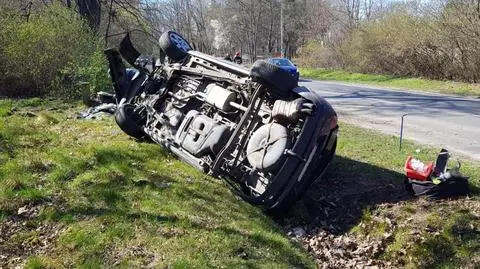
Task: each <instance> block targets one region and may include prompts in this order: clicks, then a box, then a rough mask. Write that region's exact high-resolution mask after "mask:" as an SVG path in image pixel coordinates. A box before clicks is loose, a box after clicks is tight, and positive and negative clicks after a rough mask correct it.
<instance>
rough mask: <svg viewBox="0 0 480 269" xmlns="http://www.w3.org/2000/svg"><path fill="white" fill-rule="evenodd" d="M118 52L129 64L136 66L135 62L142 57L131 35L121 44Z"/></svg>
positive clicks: (126, 36) (127, 35)
mask: <svg viewBox="0 0 480 269" xmlns="http://www.w3.org/2000/svg"><path fill="white" fill-rule="evenodd" d="M118 51H119V52H120V54H121V55H122V57H123V58H124V59H125V60H126V61H127V62H128V63H129V64H131V65H132V66H135V60H137V58H138V56H140V52H138V51H137V50H136V49H135V47H134V46H133V44H132V41H131V40H130V34H129V33H127V34H126V35H125V37H124V38H123V39H122V41H121V42H120V47H119V48H118Z"/></svg>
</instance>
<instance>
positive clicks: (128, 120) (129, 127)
mask: <svg viewBox="0 0 480 269" xmlns="http://www.w3.org/2000/svg"><path fill="white" fill-rule="evenodd" d="M134 109H135V106H134V105H132V104H123V105H120V106H119V107H118V108H117V111H116V112H115V121H116V122H117V124H118V126H119V127H120V129H122V131H124V132H125V133H126V134H127V135H129V136H131V137H133V138H136V139H140V138H142V137H144V136H145V132H144V131H143V127H142V125H144V124H145V119H144V117H142V115H139V114H138V113H136V112H135V111H134Z"/></svg>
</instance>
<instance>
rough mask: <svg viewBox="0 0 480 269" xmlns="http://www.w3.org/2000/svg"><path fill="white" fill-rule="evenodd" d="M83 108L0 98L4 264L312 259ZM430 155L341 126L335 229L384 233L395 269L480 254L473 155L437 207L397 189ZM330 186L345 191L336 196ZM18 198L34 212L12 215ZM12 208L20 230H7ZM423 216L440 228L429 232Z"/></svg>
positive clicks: (182, 168) (332, 176)
mask: <svg viewBox="0 0 480 269" xmlns="http://www.w3.org/2000/svg"><path fill="white" fill-rule="evenodd" d="M81 109H84V108H82V107H79V105H78V104H68V103H62V102H60V101H42V100H31V99H29V100H16V101H12V100H4V101H0V111H4V112H3V113H0V227H2V228H5V230H4V231H7V234H6V235H3V234H2V235H0V239H1V240H3V241H2V244H0V253H2V255H7V256H8V259H7V261H3V262H4V263H5V264H2V260H0V266H5V267H12V266H13V265H15V264H16V263H18V262H19V261H23V260H25V262H26V267H27V268H45V267H47V268H49V267H51V268H56V267H72V266H75V267H80V268H82V267H83V268H100V267H113V266H116V267H122V268H131V267H146V266H156V267H161V268H163V267H172V268H213V267H225V268H238V267H240V268H313V267H314V266H315V265H314V263H313V258H312V257H310V256H309V255H308V253H307V252H306V251H305V250H304V249H302V248H301V246H299V245H298V244H296V243H295V242H292V241H291V240H289V239H288V238H287V237H286V236H285V234H284V233H283V232H282V229H281V227H280V226H279V224H278V222H276V221H274V220H272V219H271V218H269V217H268V216H266V215H265V214H263V212H261V210H260V209H258V208H256V207H253V206H251V205H249V204H248V203H245V202H244V201H242V200H240V199H239V198H237V197H236V196H235V195H233V194H232V193H231V192H230V191H229V190H228V188H227V187H226V186H225V184H224V183H223V182H222V181H219V180H216V179H213V178H211V177H209V176H207V175H204V174H202V173H200V172H199V171H197V170H195V169H194V168H192V167H190V166H188V165H186V164H184V163H182V162H180V161H177V160H176V159H175V158H174V157H172V156H170V155H168V154H167V153H166V152H165V151H163V150H162V149H161V148H160V147H159V146H157V145H155V144H151V143H146V142H137V141H134V140H132V139H129V138H128V137H127V136H126V135H125V134H123V133H122V131H120V129H119V128H118V127H117V126H116V125H115V123H114V120H113V119H112V118H106V119H103V120H77V119H75V117H74V114H75V112H77V111H79V110H81ZM32 113H33V114H32ZM417 149H418V150H419V153H417V152H416V151H417ZM437 151H438V149H433V148H430V147H424V146H419V145H416V144H414V143H411V142H409V141H406V142H405V143H404V147H403V150H402V151H398V138H397V137H395V136H388V135H379V134H378V133H376V132H373V131H369V130H365V129H362V128H358V127H354V126H351V125H347V124H341V126H340V133H339V143H338V148H337V153H338V154H337V155H338V156H337V157H336V158H335V159H334V161H333V162H332V164H331V165H330V167H329V170H328V172H327V173H326V175H325V178H326V179H327V181H326V182H327V183H326V184H330V185H328V191H327V196H328V194H329V193H330V194H331V195H332V196H335V197H334V198H335V199H337V198H338V199H339V200H337V202H336V204H337V206H336V208H337V209H336V210H339V211H338V212H340V213H341V214H339V216H340V217H339V219H337V220H335V221H336V222H337V223H334V224H335V225H336V226H342V227H339V231H340V232H342V233H352V234H355V236H358V238H360V240H365V238H377V237H381V236H383V234H384V233H385V232H391V233H393V236H392V239H391V240H390V241H388V242H386V243H385V244H386V245H385V250H384V251H383V253H381V255H380V256H379V257H378V258H379V259H384V260H388V261H392V262H393V265H395V266H397V267H410V268H417V267H422V268H428V267H445V268H447V267H452V264H453V265H458V266H470V265H471V264H475V262H476V261H477V262H478V263H479V264H480V260H478V257H480V246H479V243H478V242H480V234H479V233H478V231H479V230H480V226H479V223H480V221H479V216H478V210H479V208H480V204H479V203H480V199H479V195H480V194H479V191H478V190H479V186H480V183H479V179H480V166H479V165H478V164H476V163H474V162H470V161H465V162H463V166H462V171H463V172H464V173H465V174H466V175H468V176H470V177H471V179H472V180H471V186H472V189H473V191H474V192H473V195H472V197H471V198H470V199H459V200H452V201H450V200H447V201H442V202H439V203H435V202H428V201H424V200H422V199H421V200H409V199H407V198H406V197H405V195H402V194H403V193H404V191H403V176H402V174H403V164H404V161H405V159H406V156H407V155H415V157H417V158H419V159H421V160H424V161H427V160H434V158H435V156H436V154H437ZM389 186H393V188H386V187H389ZM337 188H340V190H347V191H352V190H353V192H345V193H343V192H341V193H340V196H338V197H337V195H338V194H339V193H337V192H336V191H335V190H336V189H337ZM351 193H354V194H353V195H352V194H351ZM398 194H400V198H399V199H398V198H396V197H395V196H396V195H398ZM327 198H328V197H327ZM386 205H388V206H386ZM24 206H26V207H27V208H34V209H35V213H34V214H32V215H31V216H29V217H26V218H25V217H24V218H16V217H15V215H16V214H17V211H18V209H19V208H22V207H24ZM357 207H358V210H357V211H358V212H357V211H356V208H357ZM296 208H297V207H296ZM324 209H325V208H324V205H322V208H321V210H322V212H323V210H324ZM342 210H345V211H342ZM294 211H295V210H294ZM294 214H300V213H294ZM386 216H388V217H389V218H391V219H393V220H394V222H395V223H396V224H395V226H394V228H392V227H391V226H390V224H388V223H387V222H386V221H385V217H386ZM12 217H15V219H16V221H17V222H18V224H19V226H18V227H17V226H15V227H13V228H11V227H10V226H8V225H11V223H10V222H8V220H9V219H11V218H12ZM342 218H343V219H342ZM331 219H332V221H333V218H332V217H329V218H327V219H326V220H327V221H330V220H331ZM439 219H440V220H441V222H439ZM430 226H431V228H432V229H434V230H435V231H438V235H435V234H433V233H427V232H426V231H425V227H430ZM7 228H8V229H7ZM10 230H12V231H14V232H12V233H11V234H10V233H9V232H8V231H10ZM412 232H418V234H420V235H421V236H422V237H423V238H424V239H423V241H422V240H420V241H418V240H417V233H413V234H412ZM50 235H52V236H50ZM42 242H47V247H45V248H41V247H40V246H42V245H43V243H42ZM412 242H413V243H412ZM403 251H405V253H403ZM400 252H402V254H399V253H400ZM15 257H21V259H20V260H14V259H15Z"/></svg>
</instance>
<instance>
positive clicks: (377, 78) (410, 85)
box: [300, 68, 480, 97]
mask: <svg viewBox="0 0 480 269" xmlns="http://www.w3.org/2000/svg"><path fill="white" fill-rule="evenodd" d="M300 74H301V75H302V77H304V78H311V79H321V80H336V81H345V82H352V83H364V84H370V85H378V86H386V87H393V88H404V89H412V90H421V91H428V92H437V93H445V94H456V95H462V96H476V97H479V96H480V84H471V83H463V82H453V81H440V80H429V79H422V78H402V77H395V76H388V75H371V74H361V73H351V72H347V71H341V70H328V69H312V68H301V69H300Z"/></svg>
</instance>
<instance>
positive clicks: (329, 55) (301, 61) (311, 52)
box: [295, 39, 339, 68]
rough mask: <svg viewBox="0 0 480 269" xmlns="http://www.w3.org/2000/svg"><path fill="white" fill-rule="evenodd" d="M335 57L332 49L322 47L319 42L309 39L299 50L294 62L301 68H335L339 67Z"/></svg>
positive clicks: (335, 54) (335, 53)
mask: <svg viewBox="0 0 480 269" xmlns="http://www.w3.org/2000/svg"><path fill="white" fill-rule="evenodd" d="M337 56H338V54H337V52H336V51H335V50H334V49H332V48H330V47H326V46H323V45H322V43H321V42H320V41H317V40H315V39H309V40H308V41H307V42H306V43H305V45H304V46H303V47H302V48H301V49H300V51H299V53H298V57H297V58H296V59H295V62H296V63H297V64H298V65H299V66H301V67H309V68H335V67H338V66H339V64H338V62H339V61H338V57H337Z"/></svg>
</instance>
